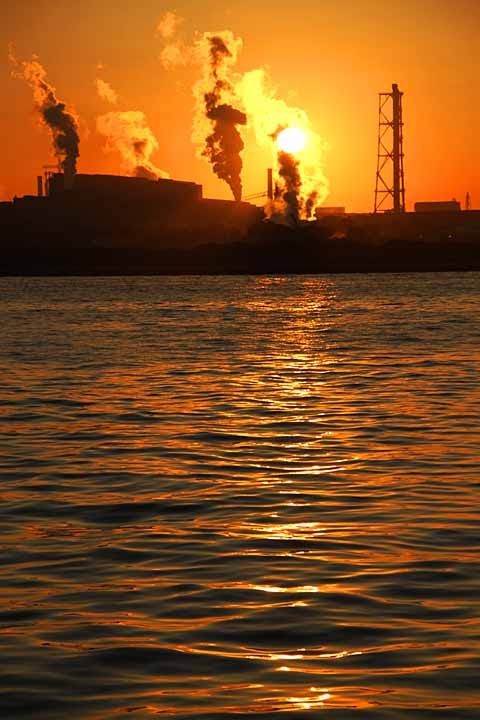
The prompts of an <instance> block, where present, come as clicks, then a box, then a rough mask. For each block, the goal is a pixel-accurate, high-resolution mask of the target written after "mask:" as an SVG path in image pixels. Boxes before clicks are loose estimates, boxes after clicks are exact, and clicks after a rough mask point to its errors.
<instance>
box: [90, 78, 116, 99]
mask: <svg viewBox="0 0 480 720" xmlns="http://www.w3.org/2000/svg"><path fill="white" fill-rule="evenodd" d="M95 89H96V91H97V95H98V97H99V98H101V99H102V100H105V102H108V103H110V105H116V104H117V103H118V93H117V92H116V91H115V90H114V89H113V87H112V86H111V85H110V83H108V82H106V80H102V78H100V77H97V78H95Z"/></svg>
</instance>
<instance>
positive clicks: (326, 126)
mask: <svg viewBox="0 0 480 720" xmlns="http://www.w3.org/2000/svg"><path fill="white" fill-rule="evenodd" d="M2 5H6V3H2ZM79 7H81V10H80V9H79ZM172 9H175V10H176V11H177V13H178V14H179V15H180V16H182V17H183V18H185V21H184V23H183V25H182V34H183V35H184V37H185V39H186V40H187V41H191V40H192V38H193V36H194V33H195V32H205V31H218V30H224V29H230V30H232V31H233V32H234V33H235V34H236V35H240V36H241V37H242V38H243V41H244V47H243V50H242V52H241V54H240V57H239V61H238V65H237V70H238V71H239V72H244V71H247V70H251V69H253V68H256V67H259V66H265V65H267V66H268V67H269V73H270V76H271V78H272V80H273V82H274V84H275V85H276V87H277V89H278V96H279V97H281V98H283V99H285V100H287V101H288V102H289V103H291V104H293V105H295V106H298V107H300V108H302V109H304V110H305V111H306V112H307V113H308V115H309V117H310V120H311V123H312V125H313V128H314V129H315V130H316V131H317V132H318V133H319V134H320V135H321V136H322V137H323V138H324V140H325V141H326V142H327V143H328V150H327V152H326V154H325V174H326V176H327V177H328V178H329V181H330V186H331V192H330V197H329V198H328V200H327V201H326V204H327V205H330V204H332V205H345V206H346V207H347V210H350V211H371V210H372V208H373V191H374V184H375V170H376V136H377V112H378V95H377V93H378V92H379V91H389V90H390V87H391V84H392V82H397V83H398V84H399V86H400V89H401V90H403V91H404V93H405V97H404V120H405V132H404V149H405V154H406V157H405V172H406V178H405V185H406V195H407V207H408V209H411V208H412V206H413V203H414V202H415V201H417V200H432V199H437V200H440V199H451V198H452V197H456V198H457V199H459V200H461V201H462V203H463V201H464V198H465V193H466V191H467V190H468V191H469V192H470V194H471V196H472V202H473V206H474V207H477V208H480V175H479V172H478V168H479V167H480V141H479V138H478V132H474V128H475V130H477V129H478V127H479V125H480V99H479V94H478V91H477V86H478V78H479V75H480V50H479V45H478V28H479V27H480V2H479V0H390V2H388V3H387V2H385V0H343V2H342V1H341V0H335V2H323V1H322V0H298V1H297V2H296V3H292V2H288V3H287V2H284V0H276V2H273V1H271V0H263V2H260V3H259V2H258V1H257V0H243V2H242V3H238V4H231V5H230V6H228V5H227V4H226V3H224V2H217V1H216V0H212V1H209V2H208V3H200V2H195V1H194V0H181V1H180V2H176V3H175V4H174V5H173V6H172V5H171V4H169V3H164V2H162V1H161V0H160V2H159V1H158V0H155V1H154V0H143V2H141V3H138V2H133V0H122V1H121V2H119V1H118V0H82V2H81V3H80V2H78V0H50V1H48V0H35V2H33V1H31V0H15V2H12V3H9V4H8V5H6V7H5V6H4V7H2V10H1V18H0V20H1V22H0V47H1V48H2V52H3V59H2V61H1V63H0V91H1V95H2V98H3V102H2V113H1V116H0V128H1V137H2V140H3V143H2V146H3V147H2V154H1V161H0V199H8V198H10V197H12V196H13V195H15V194H17V195H23V194H28V193H34V192H35V176H36V175H37V174H39V172H41V167H42V165H44V164H46V163H49V162H51V161H52V156H51V150H50V145H51V144H50V138H49V135H48V132H47V131H46V130H45V129H44V128H40V127H39V126H38V119H37V117H36V115H35V112H34V110H33V103H32V96H31V90H30V88H29V87H28V86H27V85H26V83H24V82H22V81H19V80H15V79H12V78H11V77H10V67H9V64H8V60H7V52H8V43H9V42H12V43H13V44H14V46H15V52H16V54H17V56H18V57H19V58H20V59H30V58H31V55H32V53H36V54H37V55H38V56H39V59H40V61H41V62H42V64H43V65H44V66H45V68H46V69H47V71H48V79H49V81H50V82H51V83H52V85H53V86H54V87H55V88H56V89H57V94H58V97H59V98H61V99H62V100H66V101H67V102H68V103H70V104H71V105H72V106H73V107H74V108H75V110H76V112H77V113H78V115H79V117H80V120H81V122H80V127H81V146H80V152H81V155H80V159H79V163H78V169H79V171H80V172H109V173H120V172H121V163H120V158H119V157H118V156H117V155H115V154H106V153H105V152H104V151H103V146H104V138H102V137H101V136H99V135H98V134H97V132H96V131H95V120H96V117H97V116H98V115H100V114H103V113H106V112H108V111H109V110H110V109H111V108H110V107H109V106H108V105H106V103H105V102H103V101H102V100H100V99H99V98H98V97H97V96H96V93H95V87H94V80H95V77H96V67H97V64H98V63H99V62H101V63H102V64H103V65H104V70H103V73H102V77H103V78H104V79H105V80H107V81H108V82H110V83H111V84H112V86H113V87H114V88H115V89H116V91H117V92H118V93H119V96H120V98H121V99H120V102H119V105H118V109H119V110H142V111H143V112H145V114H146V115H147V118H148V120H149V123H150V126H151V128H152V130H153V131H154V133H155V135H156V137H157V139H158V141H159V146H160V147H159V150H158V151H157V152H156V153H155V154H154V156H152V160H153V161H154V163H155V164H156V165H157V166H158V167H160V168H162V169H164V170H166V171H167V172H169V173H170V175H171V176H172V177H173V178H178V179H182V180H193V181H195V182H198V183H201V184H203V186H204V194H205V195H206V196H209V197H225V198H228V197H231V195H230V192H229V189H228V187H227V186H226V185H225V183H222V182H221V181H220V180H218V179H217V178H216V177H215V176H214V175H213V173H212V171H211V169H210V167H209V166H208V165H207V163H206V162H205V161H203V160H200V159H198V158H197V157H196V155H195V147H194V145H193V144H192V142H191V140H190V135H191V124H192V107H193V99H192V91H191V88H192V84H193V83H194V82H195V80H196V78H197V70H196V69H195V68H194V67H191V66H190V67H186V68H180V69H175V70H171V71H167V70H165V69H164V68H163V67H162V64H161V63H160V61H159V55H160V52H161V48H162V45H161V41H160V38H159V37H158V35H156V32H155V29H156V26H157V23H158V20H159V19H160V17H161V16H162V14H163V13H164V12H165V11H167V10H172ZM268 164H269V154H268V152H267V151H266V150H265V149H258V148H257V147H256V144H255V140H254V137H253V133H250V132H249V133H248V134H247V136H246V149H245V152H244V172H243V179H244V192H245V194H246V195H249V194H253V193H256V192H261V191H262V190H264V189H265V184H266V178H265V174H266V168H267V166H268Z"/></svg>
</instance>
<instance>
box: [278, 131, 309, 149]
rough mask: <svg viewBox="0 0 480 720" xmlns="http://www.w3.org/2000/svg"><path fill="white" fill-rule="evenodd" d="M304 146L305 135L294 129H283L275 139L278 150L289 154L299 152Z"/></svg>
mask: <svg viewBox="0 0 480 720" xmlns="http://www.w3.org/2000/svg"><path fill="white" fill-rule="evenodd" d="M306 144H307V138H306V135H305V133H304V132H303V130H300V128H296V127H288V128H285V130H282V132H281V133H280V134H279V135H278V137H277V145H278V147H279V148H280V150H283V152H286V153H290V154H294V153H298V152H301V151H302V150H303V149H304V147H305V145H306Z"/></svg>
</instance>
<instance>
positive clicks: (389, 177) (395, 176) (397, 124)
mask: <svg viewBox="0 0 480 720" xmlns="http://www.w3.org/2000/svg"><path fill="white" fill-rule="evenodd" d="M402 96H403V93H402V92H400V90H399V89H398V85H396V84H394V85H392V92H391V93H379V103H378V152H377V180H376V184H375V209H374V212H376V213H377V212H405V177H404V172H403V157H404V155H403V118H402ZM390 101H391V102H390ZM388 197H391V198H392V203H393V207H391V208H387V207H384V203H385V201H386V200H387V198H388Z"/></svg>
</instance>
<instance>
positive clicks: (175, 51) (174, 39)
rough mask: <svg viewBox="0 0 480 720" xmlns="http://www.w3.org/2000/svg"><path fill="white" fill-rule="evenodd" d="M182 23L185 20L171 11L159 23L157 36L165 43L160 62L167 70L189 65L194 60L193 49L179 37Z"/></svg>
mask: <svg viewBox="0 0 480 720" xmlns="http://www.w3.org/2000/svg"><path fill="white" fill-rule="evenodd" d="M182 23H183V18H182V17H180V16H179V15H177V13H176V12H171V11H168V12H166V13H165V14H164V15H162V17H161V18H160V20H159V22H158V25H157V34H158V35H160V37H161V39H162V42H163V48H162V51H161V53H160V61H161V63H162V65H163V67H164V68H165V69H166V70H171V69H172V68H174V67H178V66H181V65H187V64H188V63H189V62H190V61H191V60H192V48H191V47H189V46H188V45H186V44H185V42H184V40H183V39H182V38H180V37H178V29H179V27H180V25H181V24H182Z"/></svg>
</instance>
